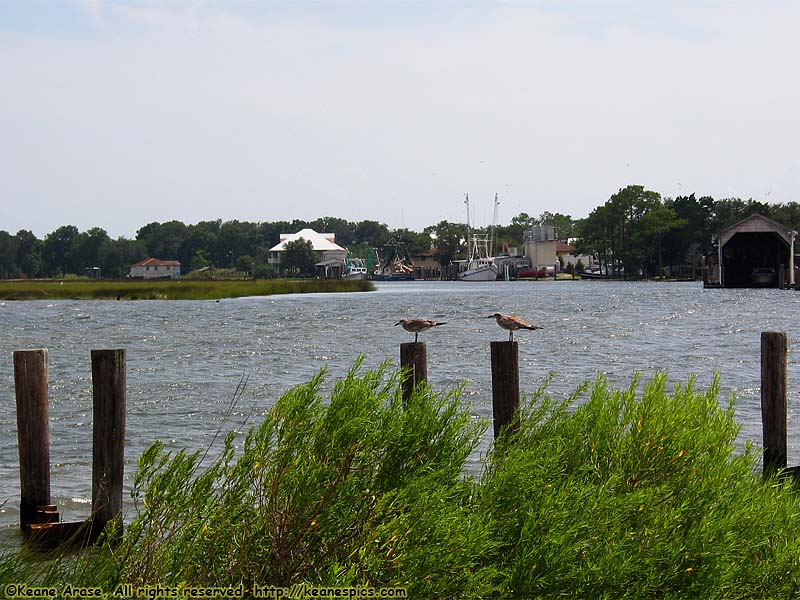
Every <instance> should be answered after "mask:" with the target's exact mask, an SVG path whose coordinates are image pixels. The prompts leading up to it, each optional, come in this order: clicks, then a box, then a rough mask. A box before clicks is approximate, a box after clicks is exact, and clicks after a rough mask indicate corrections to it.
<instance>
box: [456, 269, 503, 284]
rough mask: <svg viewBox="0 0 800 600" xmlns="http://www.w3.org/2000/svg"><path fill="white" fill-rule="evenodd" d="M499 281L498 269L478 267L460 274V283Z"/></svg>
mask: <svg viewBox="0 0 800 600" xmlns="http://www.w3.org/2000/svg"><path fill="white" fill-rule="evenodd" d="M496 279H497V268H496V267H493V266H492V267H488V266H487V267H478V268H477V269H468V270H466V271H464V272H463V273H459V274H458V280H459V281H495V280H496Z"/></svg>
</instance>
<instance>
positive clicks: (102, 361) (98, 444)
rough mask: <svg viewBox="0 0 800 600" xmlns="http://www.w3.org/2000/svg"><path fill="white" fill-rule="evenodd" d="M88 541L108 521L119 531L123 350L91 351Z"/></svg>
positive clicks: (122, 423) (122, 462) (123, 416)
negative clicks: (90, 517)
mask: <svg viewBox="0 0 800 600" xmlns="http://www.w3.org/2000/svg"><path fill="white" fill-rule="evenodd" d="M92 393H93V410H94V425H93V431H92V521H93V522H92V537H94V536H96V535H98V534H100V533H101V532H102V531H103V528H104V527H105V526H106V524H107V523H108V522H109V521H111V520H112V519H119V526H120V531H121V527H122V521H121V516H122V477H123V469H124V464H125V461H124V458H125V350H92Z"/></svg>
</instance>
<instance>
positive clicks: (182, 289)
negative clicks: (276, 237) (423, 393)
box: [0, 279, 374, 300]
mask: <svg viewBox="0 0 800 600" xmlns="http://www.w3.org/2000/svg"><path fill="white" fill-rule="evenodd" d="M373 289H374V287H373V284H372V282H370V281H366V280H335V279H326V280H319V279H305V280H297V279H251V280H246V281H240V280H237V281H220V280H188V279H183V280H179V281H164V280H160V281H145V280H141V279H130V280H95V281H69V280H67V281H51V280H48V281H39V280H35V281H34V280H15V281H0V300H216V299H221V298H239V297H242V296H269V295H273V294H300V293H311V292H363V291H370V290H373Z"/></svg>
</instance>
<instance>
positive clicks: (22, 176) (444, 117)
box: [0, 0, 800, 237]
mask: <svg viewBox="0 0 800 600" xmlns="http://www.w3.org/2000/svg"><path fill="white" fill-rule="evenodd" d="M798 32H800V2H796V1H791V0H789V1H777V0H775V1H771V0H760V1H757V2H756V1H747V2H744V1H733V0H732V1H727V2H726V1H702V0H696V1H689V0H686V1H674V2H659V1H644V0H637V1H635V2H634V1H631V2H622V1H616V2H611V1H608V2H606V1H590V0H584V1H580V2H578V1H560V2H544V1H541V2H536V1H531V2H508V3H490V2H443V1H442V2H388V1H381V0H371V1H369V2H338V1H337V2H333V1H317V2H297V1H293V2H270V1H255V0H252V1H245V0H238V1H234V0H230V1H224V0H216V1H213V2H212V1H206V2H190V1H188V0H185V1H180V0H172V1H169V2H167V1H148V2H144V1H127V2H111V1H101V0H96V1H89V0H86V1H68V0H50V1H44V0H24V1H17V0H0V229H2V230H6V231H9V232H11V233H15V232H16V231H17V230H19V229H31V230H33V232H34V233H35V234H36V235H37V236H39V237H43V236H44V235H45V234H47V233H49V232H51V231H53V230H54V229H55V228H56V227H58V226H60V225H65V224H71V225H76V226H77V227H78V228H79V229H80V230H81V231H84V230H86V229H89V228H91V227H102V228H104V229H106V231H108V233H109V234H110V235H111V236H112V237H118V236H126V237H133V236H134V235H135V233H136V230H137V229H138V228H140V227H141V226H143V225H145V224H147V223H149V222H152V221H159V222H164V221H168V220H171V219H178V220H180V221H183V222H184V223H187V224H189V223H197V222H198V221H202V220H211V219H222V220H231V219H238V220H246V221H277V220H291V219H295V218H299V219H314V218H316V217H321V216H336V217H342V218H345V219H348V220H351V221H361V220H364V219H373V220H377V221H380V222H383V223H386V224H387V225H389V226H390V227H392V228H395V227H401V226H404V227H408V228H411V229H415V230H421V229H422V228H424V227H426V226H427V225H432V224H435V223H437V222H439V221H441V220H445V219H446V220H450V221H459V222H463V221H464V220H465V219H466V212H465V207H464V203H463V199H464V194H465V193H469V196H470V200H471V204H472V206H473V209H474V215H473V216H474V221H475V222H476V223H477V224H478V225H486V224H489V223H491V221H492V210H493V198H494V194H495V193H498V194H499V195H500V201H501V204H500V208H499V217H500V218H499V222H500V223H508V222H509V221H510V219H511V218H512V217H513V216H515V215H517V214H519V213H520V212H526V213H528V214H531V215H539V214H540V213H542V212H543V211H550V212H562V213H566V214H570V215H572V216H573V217H576V218H578V217H584V216H586V215H587V214H588V213H589V212H591V210H592V209H594V208H595V207H596V206H598V205H600V204H603V203H604V202H605V201H606V200H608V198H609V197H610V196H611V195H612V194H613V193H615V192H616V191H617V190H619V189H620V188H622V187H624V186H626V185H629V184H640V185H644V186H645V187H647V188H648V189H651V190H655V191H657V192H659V193H661V194H662V196H664V197H674V196H677V195H685V194H689V193H693V192H694V193H695V194H697V195H710V196H713V197H714V198H717V199H720V198H725V197H740V198H743V199H747V198H754V199H758V200H764V201H769V202H789V201H800V149H799V148H798V145H799V144H800V116H799V115H800V75H799V74H798V73H799V72H798V60H800V59H798V57H800V34H798Z"/></svg>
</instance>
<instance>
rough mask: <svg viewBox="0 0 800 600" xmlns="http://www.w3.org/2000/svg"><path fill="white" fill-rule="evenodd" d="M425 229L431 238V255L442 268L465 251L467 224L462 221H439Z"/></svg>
mask: <svg viewBox="0 0 800 600" xmlns="http://www.w3.org/2000/svg"><path fill="white" fill-rule="evenodd" d="M425 231H426V232H427V233H428V234H429V235H430V236H431V238H432V239H433V255H434V256H435V257H436V260H437V261H438V263H439V264H440V265H441V267H442V269H443V270H444V269H445V268H447V267H448V266H449V265H450V263H451V262H453V261H454V260H456V257H457V256H458V255H459V254H461V255H463V254H464V253H465V251H466V243H467V226H466V225H465V224H463V223H451V222H450V221H439V223H438V224H436V225H433V226H431V227H426V228H425Z"/></svg>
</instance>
